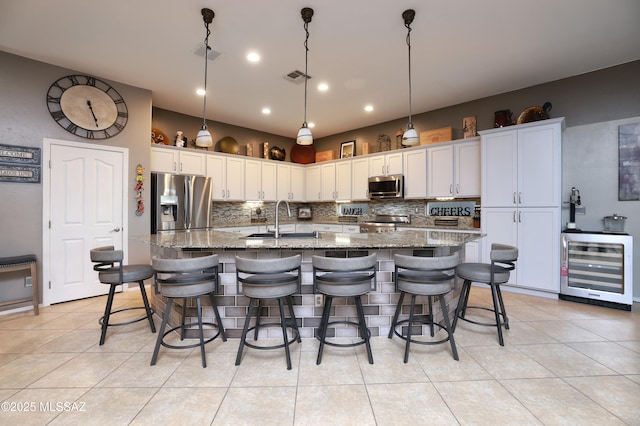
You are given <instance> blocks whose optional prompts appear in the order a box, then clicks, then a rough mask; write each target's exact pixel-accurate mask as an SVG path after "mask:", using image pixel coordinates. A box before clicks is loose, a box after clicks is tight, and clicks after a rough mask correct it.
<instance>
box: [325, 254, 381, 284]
mask: <svg viewBox="0 0 640 426" xmlns="http://www.w3.org/2000/svg"><path fill="white" fill-rule="evenodd" d="M377 270H378V256H377V254H376V253H373V254H370V255H368V256H361V257H348V258H343V257H324V256H313V286H314V292H315V290H316V286H317V281H318V279H319V278H320V279H322V274H323V273H342V274H349V275H351V277H352V278H351V279H350V281H358V279H357V278H358V276H360V278H362V280H363V281H364V280H371V291H375V290H376V288H377V286H378V280H377V276H376V271H377ZM339 281H340V280H339V279H338V280H337V282H339Z"/></svg>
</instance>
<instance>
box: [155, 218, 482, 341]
mask: <svg viewBox="0 0 640 426" xmlns="http://www.w3.org/2000/svg"><path fill="white" fill-rule="evenodd" d="M241 237H242V234H237V233H231V232H220V231H191V232H174V233H168V234H157V235H151V236H149V237H148V240H146V241H147V242H148V243H149V244H151V254H152V256H159V257H163V258H190V257H197V256H206V255H210V254H218V255H219V258H220V269H219V270H220V286H219V288H218V294H217V295H216V301H217V303H218V306H219V310H220V315H221V317H222V322H223V324H224V327H225V329H226V331H227V333H228V336H229V337H232V338H235V337H237V338H239V337H240V334H241V332H242V326H243V324H244V319H245V316H246V313H247V307H248V305H249V299H248V298H246V297H245V296H243V295H242V294H241V293H239V292H238V289H237V286H236V269H235V257H236V256H240V257H248V258H253V259H271V258H278V257H287V256H292V255H294V254H302V286H301V290H300V292H299V293H297V294H295V295H294V297H293V299H294V310H295V315H296V317H297V319H298V326H299V327H300V333H301V337H303V338H312V337H314V335H315V334H314V333H315V330H316V328H317V327H318V324H319V322H320V317H321V315H322V307H321V306H320V307H316V306H314V299H315V298H314V295H313V268H312V263H311V260H312V256H313V255H321V256H324V255H330V256H341V257H345V256H346V257H353V256H358V255H367V254H370V253H377V255H378V272H377V281H378V285H377V289H376V290H375V291H371V292H370V293H369V294H368V295H366V296H363V299H362V300H363V305H364V311H365V317H366V322H367V326H368V327H369V329H370V331H371V335H372V336H384V335H387V333H388V332H389V327H390V325H391V319H392V317H393V314H394V311H395V306H396V304H397V302H398V298H399V297H400V295H399V293H397V292H396V291H395V286H394V284H393V272H394V263H393V255H394V254H395V253H399V254H404V255H423V256H424V255H427V256H445V255H448V254H451V253H454V252H459V253H460V256H461V257H462V258H463V257H464V244H465V243H467V242H471V241H474V240H477V239H478V238H481V235H480V234H478V233H466V232H444V231H433V230H425V231H415V230H411V231H409V230H407V231H401V232H392V233H384V234H338V233H335V234H334V233H328V232H327V233H324V232H323V233H321V234H320V238H319V239H313V238H310V239H306V238H300V239H298V238H286V239H278V240H275V239H271V238H268V239H263V240H260V239H259V240H255V239H244V238H241ZM460 284H461V283H459V282H458V283H456V287H455V290H454V291H453V292H451V293H449V294H447V295H446V298H445V301H446V305H447V308H448V311H449V315H450V318H453V311H454V310H455V307H456V304H457V302H458V295H459V293H460ZM150 293H151V295H150V299H151V303H152V305H153V308H154V309H155V310H156V313H157V314H158V315H162V314H163V313H164V310H165V306H166V299H165V298H164V297H162V296H161V295H159V294H155V292H153V291H152V292H150ZM206 302H207V301H206V299H203V304H204V306H203V319H204V320H205V322H215V320H214V318H213V310H212V309H211V306H210V305H207V304H206ZM334 302H335V303H334V306H333V307H332V313H331V315H332V320H350V321H354V320H355V319H356V309H355V305H354V303H353V300H352V299H347V300H345V299H343V298H338V299H336V300H335V301H334ZM417 303H419V305H416V307H417V312H418V313H420V312H424V313H427V312H428V310H429V308H428V305H427V298H426V297H418V298H417ZM174 306H175V304H174ZM181 314H182V307H181V306H180V305H178V306H177V307H175V308H174V309H173V312H172V313H171V316H170V319H169V323H170V324H171V325H172V326H176V325H178V324H179V321H180V315H181ZM433 314H434V316H435V319H436V321H438V322H441V321H442V318H443V317H442V312H440V307H439V304H434V313H433ZM278 315H279V314H278V308H277V303H276V302H275V301H270V303H265V304H264V305H263V310H262V317H263V318H264V319H265V320H264V322H265V323H266V322H277V321H278V320H279V316H278ZM403 315H406V316H408V306H407V307H406V308H405V310H403ZM186 322H187V323H189V322H191V323H197V317H196V312H195V301H190V302H188V305H187V319H186ZM195 333H196V332H195V331H194V333H193V337H195V335H196V334H195ZM260 333H261V336H264V337H273V338H276V337H281V336H282V334H281V333H282V331H281V329H280V328H279V327H269V328H264V329H262V330H261V331H260ZM328 335H329V336H336V337H355V336H356V335H357V328H356V327H348V326H346V325H341V324H336V325H335V326H334V327H333V328H331V329H330V330H328Z"/></svg>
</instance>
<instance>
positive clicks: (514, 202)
mask: <svg viewBox="0 0 640 426" xmlns="http://www.w3.org/2000/svg"><path fill="white" fill-rule="evenodd" d="M513 204H518V202H517V201H516V193H515V192H514V193H513Z"/></svg>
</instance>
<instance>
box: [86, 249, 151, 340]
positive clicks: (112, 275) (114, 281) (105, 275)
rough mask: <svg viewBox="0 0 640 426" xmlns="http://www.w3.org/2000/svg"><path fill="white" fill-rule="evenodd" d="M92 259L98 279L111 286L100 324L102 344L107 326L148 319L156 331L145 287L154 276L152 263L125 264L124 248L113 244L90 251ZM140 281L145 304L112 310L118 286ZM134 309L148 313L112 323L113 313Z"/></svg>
mask: <svg viewBox="0 0 640 426" xmlns="http://www.w3.org/2000/svg"><path fill="white" fill-rule="evenodd" d="M89 255H90V257H91V261H92V262H94V263H95V265H93V270H94V271H97V272H98V279H99V280H100V282H101V283H103V284H107V285H109V286H110V288H109V295H108V296H107V306H106V307H105V310H104V315H103V316H102V318H100V321H99V322H100V324H101V325H102V333H101V335H100V344H101V345H102V344H104V339H105V337H106V336H107V328H108V327H113V326H120V325H127V324H133V323H134V322H138V321H143V320H144V319H147V320H148V321H149V326H150V327H151V332H152V333H155V332H156V326H155V324H154V323H153V310H152V309H151V308H150V307H149V300H148V299H147V292H146V290H145V288H144V280H146V279H149V278H151V277H153V268H152V267H151V265H123V264H122V260H123V258H124V253H123V251H122V250H115V249H114V247H113V246H103V247H96V248H94V249H92V250H91V251H90V252H89ZM136 282H137V283H138V285H139V286H140V293H141V294H142V301H143V303H144V306H141V307H134V308H124V309H118V310H117V311H112V310H111V307H112V306H113V298H114V296H115V292H116V287H118V286H119V285H122V284H127V283H136ZM133 309H144V310H145V312H146V315H145V316H143V317H140V318H137V319H134V320H132V321H127V322H119V323H112V322H110V319H111V315H113V314H117V313H118V312H123V311H129V310H133Z"/></svg>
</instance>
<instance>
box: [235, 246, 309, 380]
mask: <svg viewBox="0 0 640 426" xmlns="http://www.w3.org/2000/svg"><path fill="white" fill-rule="evenodd" d="M301 263H302V256H301V255H299V254H297V255H295V256H290V257H285V258H280V259H246V258H242V257H238V256H236V279H237V286H238V294H240V285H242V294H244V295H245V296H247V297H248V298H249V307H248V308H247V316H246V318H245V321H244V328H243V329H242V336H241V338H240V345H239V347H238V355H237V357H236V365H240V361H241V360H242V351H243V349H244V347H245V346H248V347H250V348H253V349H279V348H284V351H285V354H286V358H287V370H291V353H290V351H289V345H290V344H291V343H294V342H296V341H297V342H298V343H300V342H301V341H302V340H301V339H300V331H299V330H298V324H297V320H296V315H295V313H294V311H293V299H292V297H291V295H293V294H294V293H297V292H298V291H300V284H301V272H300V265H301ZM274 299H275V300H277V301H278V308H279V313H280V322H271V323H265V324H261V323H260V315H261V307H262V300H274ZM256 301H258V303H257V313H256V322H255V325H254V326H253V327H249V323H250V321H251V315H252V313H253V309H254V307H256ZM285 301H286V302H287V305H288V307H289V318H286V316H285V314H284V302H285ZM273 326H278V327H281V329H282V340H283V343H282V344H280V345H271V346H259V345H254V344H253V343H249V342H247V333H248V332H249V331H251V330H254V337H253V340H254V341H255V340H258V331H259V329H260V327H273ZM287 328H290V329H291V333H292V338H291V339H289V337H288V334H287Z"/></svg>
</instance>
